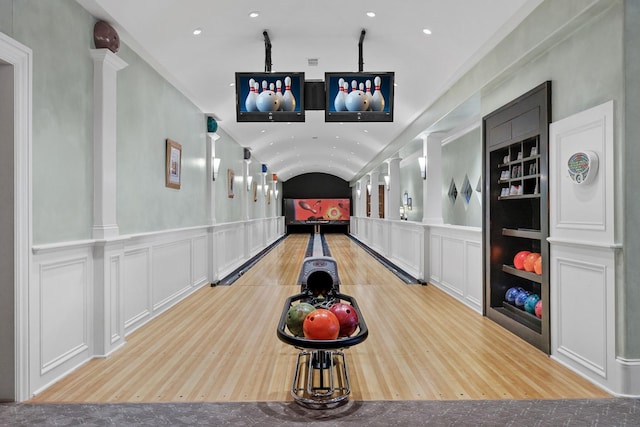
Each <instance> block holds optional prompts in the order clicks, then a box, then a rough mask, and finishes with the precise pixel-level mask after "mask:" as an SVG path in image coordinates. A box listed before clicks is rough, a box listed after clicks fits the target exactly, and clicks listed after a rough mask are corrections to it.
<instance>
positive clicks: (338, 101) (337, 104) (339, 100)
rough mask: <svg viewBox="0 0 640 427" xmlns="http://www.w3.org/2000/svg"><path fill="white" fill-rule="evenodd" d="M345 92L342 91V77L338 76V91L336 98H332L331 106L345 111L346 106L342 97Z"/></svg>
mask: <svg viewBox="0 0 640 427" xmlns="http://www.w3.org/2000/svg"><path fill="white" fill-rule="evenodd" d="M345 96H346V94H345V93H344V79H343V78H340V80H338V93H337V94H336V98H335V99H334V100H333V106H334V107H335V109H336V111H346V110H347V107H345V106H344V98H345Z"/></svg>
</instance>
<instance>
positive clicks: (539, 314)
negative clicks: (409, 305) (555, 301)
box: [533, 300, 542, 319]
mask: <svg viewBox="0 0 640 427" xmlns="http://www.w3.org/2000/svg"><path fill="white" fill-rule="evenodd" d="M533 311H534V313H535V314H536V317H537V318H538V319H542V300H539V301H538V302H537V303H536V306H535V308H534V310H533Z"/></svg>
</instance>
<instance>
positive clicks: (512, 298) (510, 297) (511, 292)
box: [504, 286, 524, 304]
mask: <svg viewBox="0 0 640 427" xmlns="http://www.w3.org/2000/svg"><path fill="white" fill-rule="evenodd" d="M523 290H524V289H522V288H521V287H518V286H514V287H513V288H509V289H508V290H507V293H506V294H505V295H504V299H505V300H507V302H510V303H512V304H514V303H515V302H516V297H517V296H518V294H519V293H520V291H523Z"/></svg>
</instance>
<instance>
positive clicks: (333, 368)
mask: <svg viewBox="0 0 640 427" xmlns="http://www.w3.org/2000/svg"><path fill="white" fill-rule="evenodd" d="M296 302H306V303H309V304H312V305H313V306H314V307H316V308H328V307H330V306H331V305H332V304H334V303H337V302H347V303H349V304H351V306H352V307H353V308H354V309H355V311H356V313H357V314H358V319H359V325H358V329H357V330H356V332H355V333H354V334H352V335H351V336H349V337H344V338H337V339H334V340H312V339H308V338H304V337H297V336H294V335H292V334H291V333H289V331H288V329H287V326H286V320H287V313H288V311H289V309H290V308H291V306H292V305H293V304H294V303H296ZM277 334H278V338H279V339H280V340H281V341H283V342H284V343H286V344H289V345H291V346H293V347H295V348H297V349H299V350H300V352H299V353H298V357H297V360H296V367H295V371H294V375H293V382H292V386H291V396H292V397H293V398H294V400H295V401H296V402H297V403H298V404H300V405H302V406H305V407H308V408H313V409H321V408H331V407H335V406H339V405H340V404H342V403H344V402H345V401H346V399H347V398H348V397H349V394H350V393H351V384H350V382H349V371H348V369H347V361H346V358H345V355H344V352H342V351H341V350H343V349H345V348H348V347H351V346H354V345H356V344H360V343H361V342H363V341H364V340H365V339H366V338H367V336H368V335H369V330H368V329H367V325H366V323H365V321H364V317H363V316H362V312H361V311H360V308H359V307H358V303H357V302H356V300H355V298H353V297H351V296H349V295H346V294H341V293H339V292H338V291H336V290H335V289H334V290H332V291H330V292H329V293H328V294H327V296H326V297H323V298H317V297H316V296H314V295H313V293H312V291H311V290H309V289H304V288H303V292H301V293H299V294H296V295H293V296H291V297H289V298H287V300H286V301H285V303H284V306H283V308H282V314H281V316H280V321H279V322H278V328H277Z"/></svg>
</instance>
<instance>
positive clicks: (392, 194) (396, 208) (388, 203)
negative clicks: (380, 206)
mask: <svg viewBox="0 0 640 427" xmlns="http://www.w3.org/2000/svg"><path fill="white" fill-rule="evenodd" d="M388 165H389V189H388V191H387V197H386V198H385V210H386V216H385V218H388V219H397V220H399V219H400V205H401V204H402V200H401V199H402V198H401V196H400V158H399V157H394V158H393V159H390V160H389V161H388Z"/></svg>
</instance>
